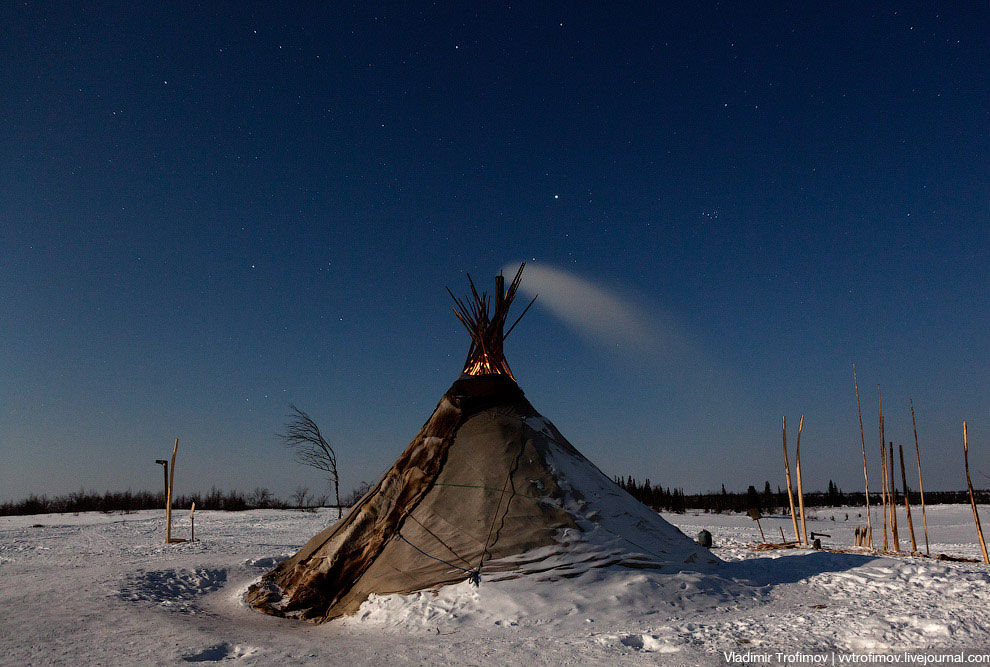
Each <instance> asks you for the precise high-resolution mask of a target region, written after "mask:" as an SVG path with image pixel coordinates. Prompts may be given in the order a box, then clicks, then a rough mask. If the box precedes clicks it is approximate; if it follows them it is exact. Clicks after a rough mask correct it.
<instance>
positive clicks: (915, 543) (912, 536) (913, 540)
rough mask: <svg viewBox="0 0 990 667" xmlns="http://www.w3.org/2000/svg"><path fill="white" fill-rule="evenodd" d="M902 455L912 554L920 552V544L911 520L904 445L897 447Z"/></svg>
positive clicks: (902, 475) (903, 482)
mask: <svg viewBox="0 0 990 667" xmlns="http://www.w3.org/2000/svg"><path fill="white" fill-rule="evenodd" d="M897 449H898V451H899V452H900V453H901V483H902V484H903V485H904V508H905V509H906V510H907V520H908V528H909V529H910V530H911V553H915V552H917V551H918V543H917V542H916V541H915V539H914V521H912V520H911V502H910V498H911V494H910V493H908V485H907V474H906V473H905V472H904V445H897Z"/></svg>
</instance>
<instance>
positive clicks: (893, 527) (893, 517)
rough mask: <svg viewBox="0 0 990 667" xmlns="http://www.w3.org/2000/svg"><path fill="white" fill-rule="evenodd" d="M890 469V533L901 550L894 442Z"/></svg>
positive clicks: (895, 545)
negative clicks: (898, 534)
mask: <svg viewBox="0 0 990 667" xmlns="http://www.w3.org/2000/svg"><path fill="white" fill-rule="evenodd" d="M887 465H888V466H890V470H889V471H888V472H887V479H888V480H890V534H891V536H892V537H893V540H894V551H900V550H901V541H900V539H899V538H898V537H897V486H896V485H895V484H894V443H893V442H892V443H890V456H889V457H888V458H887Z"/></svg>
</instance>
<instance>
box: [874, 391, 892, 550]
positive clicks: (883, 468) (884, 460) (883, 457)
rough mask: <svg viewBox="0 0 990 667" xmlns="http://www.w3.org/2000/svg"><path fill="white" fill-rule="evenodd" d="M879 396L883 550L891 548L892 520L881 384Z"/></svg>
mask: <svg viewBox="0 0 990 667" xmlns="http://www.w3.org/2000/svg"><path fill="white" fill-rule="evenodd" d="M877 397H878V399H879V401H880V421H879V423H878V424H877V431H878V432H879V433H880V484H881V486H882V487H883V488H882V489H881V490H880V500H881V502H883V550H884V551H886V550H887V549H888V548H889V547H888V543H887V527H888V526H889V525H890V520H889V519H888V517H887V505H888V502H887V446H886V444H885V443H884V441H883V435H884V434H883V394H882V393H880V385H877Z"/></svg>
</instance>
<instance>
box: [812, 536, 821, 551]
mask: <svg viewBox="0 0 990 667" xmlns="http://www.w3.org/2000/svg"><path fill="white" fill-rule="evenodd" d="M811 546H812V547H814V548H815V549H819V550H820V549H821V548H822V541H821V540H820V539H818V538H817V537H816V538H815V541H814V542H812V543H811Z"/></svg>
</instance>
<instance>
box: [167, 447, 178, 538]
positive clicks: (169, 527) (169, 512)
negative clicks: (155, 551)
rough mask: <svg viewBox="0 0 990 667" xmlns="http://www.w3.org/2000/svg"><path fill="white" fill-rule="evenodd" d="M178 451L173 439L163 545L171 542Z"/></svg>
mask: <svg viewBox="0 0 990 667" xmlns="http://www.w3.org/2000/svg"><path fill="white" fill-rule="evenodd" d="M178 451H179V439H178V438H176V439H175V446H174V447H172V465H170V466H169V471H168V494H167V498H166V499H165V544H169V543H170V542H171V541H172V483H173V482H174V481H175V453H176V452H178Z"/></svg>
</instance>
